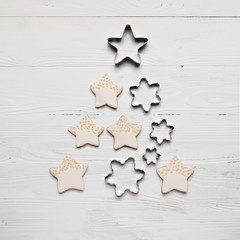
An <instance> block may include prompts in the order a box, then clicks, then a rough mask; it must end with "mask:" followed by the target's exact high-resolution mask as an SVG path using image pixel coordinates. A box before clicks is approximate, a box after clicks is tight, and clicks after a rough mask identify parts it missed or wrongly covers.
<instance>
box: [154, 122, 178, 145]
mask: <svg viewBox="0 0 240 240" xmlns="http://www.w3.org/2000/svg"><path fill="white" fill-rule="evenodd" d="M162 124H165V125H166V127H167V128H169V137H165V138H162V139H161V140H159V138H158V137H157V136H154V135H153V132H154V126H160V125H162ZM173 129H174V127H173V126H171V125H168V124H167V120H166V119H163V120H162V121H160V122H159V123H158V122H153V123H152V131H151V132H150V135H149V136H150V138H152V139H154V140H156V141H157V143H158V145H161V144H162V143H163V142H164V141H166V142H170V141H171V140H172V137H171V134H172V132H173Z"/></svg>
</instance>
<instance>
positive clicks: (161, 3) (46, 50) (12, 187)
mask: <svg viewBox="0 0 240 240" xmlns="http://www.w3.org/2000/svg"><path fill="white" fill-rule="evenodd" d="M126 24H131V26H132V28H133V31H134V33H135V35H136V36H141V37H148V38H149V42H148V45H147V47H146V48H145V49H144V50H143V51H142V54H141V56H142V65H141V66H140V67H139V68H136V67H134V66H132V65H130V64H124V65H123V66H121V67H119V68H116V67H115V66H114V65H113V59H114V52H113V51H112V50H111V49H110V48H109V47H108V45H107V41H106V39H107V38H108V37H113V36H119V35H121V33H122V31H123V28H124V27H125V25H126ZM104 73H109V74H110V76H111V77H112V79H113V80H114V81H115V82H116V83H118V84H120V85H122V86H123V87H124V91H123V93H122V95H121V96H120V98H119V109H118V110H117V111H114V110H111V109H109V108H104V109H99V110H96V109H95V108H94V96H93V94H92V93H91V92H90V90H89V85H90V83H92V82H94V81H98V80H99V79H100V78H101V76H102V75H103V74H104ZM141 77H146V78H148V79H149V81H152V82H155V81H157V82H159V83H160V85H161V90H160V95H161V98H162V102H161V105H160V106H159V107H155V108H154V109H152V111H151V112H150V114H148V115H144V114H143V112H142V111H141V109H132V108H131V107H130V101H131V96H130V94H129V92H128V88H129V87H130V86H131V85H132V84H136V83H138V81H139V79H140V78H141ZM239 77H240V2H239V1H238V0H228V1H225V0H197V1H196V0H195V1H194V0H151V1H150V0H141V1H137V0H133V1H130V0H120V1H113V0H102V1H97V0H88V1H83V0H68V1H63V0H21V1H17V0H0V239H1V240H15V239H18V240H35V239H41V240H42V239H43V240H48V239H49V240H54V239H57V240H59V239H63V240H66V239H67V240H72V239H82V240H99V239H105V240H112V239H117V240H118V239H119V240H122V239H124V240H155V239H166V240H176V239H184V240H186V239H197V240H198V239H205V240H208V239H209V240H225V239H227V240H235V239H236V240H237V239H239V238H240V167H239V164H240V161H239V125H238V122H239ZM84 113H89V114H90V115H91V116H92V117H93V119H94V121H96V122H98V123H99V124H101V125H103V126H105V127H107V126H108V125H110V124H113V123H115V122H116V121H117V120H118V118H119V116H120V115H121V114H125V115H126V116H127V117H128V119H129V120H130V121H133V122H138V123H140V124H142V125H143V131H142V133H141V134H140V136H139V143H140V147H139V149H138V150H137V151H135V150H130V149H121V150H119V151H114V150H113V148H112V137H111V136H110V135H109V134H108V133H107V132H106V131H105V132H104V133H103V135H102V136H101V138H100V140H101V146H100V147H99V148H94V147H89V146H87V147H85V148H82V149H76V148H75V146H74V137H73V136H72V135H71V134H70V133H68V131H67V128H68V127H69V126H70V125H72V124H74V123H77V122H78V121H79V120H80V118H81V116H82V114H84ZM162 118H167V120H168V121H169V123H170V124H172V125H174V127H175V130H174V134H173V140H172V142H171V143H170V144H166V145H164V146H163V147H161V148H159V151H160V152H161V154H162V156H161V158H160V161H159V162H158V164H157V165H156V166H147V165H146V164H145V162H144V161H143V160H142V158H141V156H142V154H143V153H144V149H145V147H146V146H152V143H153V142H152V143H151V141H149V138H148V134H149V131H150V123H151V122H152V121H157V120H161V119H162ZM66 154H71V155H72V156H73V157H74V158H76V160H80V161H84V162H86V163H88V165H89V169H88V172H87V174H86V176H85V184H86V190H85V191H84V192H78V191H68V192H66V193H64V194H61V195H60V194H58V193H57V188H56V184H57V182H56V180H55V179H54V178H53V177H52V176H51V175H50V174H49V168H50V167H52V166H55V165H58V164H59V163H61V162H62V160H63V158H64V156H65V155H66ZM174 155H177V156H178V157H179V158H180V159H181V160H182V161H183V163H184V164H186V165H187V166H191V167H194V168H195V173H194V175H193V176H192V177H191V178H190V179H189V192H188V193H187V194H182V193H179V192H171V193H169V194H167V195H162V194H161V190H160V189H161V181H160V179H159V177H158V176H157V175H156V172H155V170H156V167H158V166H163V165H165V164H167V163H168V162H169V160H170V159H171V158H172V156H174ZM129 156H132V157H134V158H136V160H137V166H138V167H141V168H143V169H144V170H145V171H146V176H145V178H144V180H143V181H142V182H141V183H140V193H139V194H138V195H132V194H129V193H127V194H125V195H124V196H123V197H122V198H120V199H119V198H117V197H115V195H114V190H113V188H112V187H111V186H109V185H107V184H106V183H105V181H104V177H105V176H106V174H108V173H109V171H110V166H109V163H110V161H111V160H112V159H119V160H123V159H125V158H127V157H129Z"/></svg>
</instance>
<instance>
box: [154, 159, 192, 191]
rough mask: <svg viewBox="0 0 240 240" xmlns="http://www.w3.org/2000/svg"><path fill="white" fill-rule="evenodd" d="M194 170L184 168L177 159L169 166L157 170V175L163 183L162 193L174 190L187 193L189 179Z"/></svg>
mask: <svg viewBox="0 0 240 240" xmlns="http://www.w3.org/2000/svg"><path fill="white" fill-rule="evenodd" d="M193 172H194V170H193V169H192V168H189V167H187V166H184V165H183V164H182V163H181V162H180V161H179V159H178V158H177V157H174V158H173V159H172V160H171V161H170V163H169V164H168V165H167V166H164V167H160V168H158V169H157V174H158V175H159V176H160V178H161V179H162V180H163V181H162V193H168V192H170V191H172V190H178V191H180V192H187V190H188V182H187V179H188V178H189V177H190V176H191V175H192V174H193Z"/></svg>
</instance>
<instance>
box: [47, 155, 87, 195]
mask: <svg viewBox="0 0 240 240" xmlns="http://www.w3.org/2000/svg"><path fill="white" fill-rule="evenodd" d="M87 168H88V165H87V164H86V163H79V162H76V161H75V160H74V159H73V158H72V157H71V156H66V157H65V159H64V161H63V163H62V164H61V165H59V166H57V167H53V168H50V173H51V174H52V175H53V176H54V177H55V178H57V180H58V192H59V193H62V192H65V191H67V190H69V189H77V190H80V191H83V190H84V182H83V176H84V174H85V173H86V171H87Z"/></svg>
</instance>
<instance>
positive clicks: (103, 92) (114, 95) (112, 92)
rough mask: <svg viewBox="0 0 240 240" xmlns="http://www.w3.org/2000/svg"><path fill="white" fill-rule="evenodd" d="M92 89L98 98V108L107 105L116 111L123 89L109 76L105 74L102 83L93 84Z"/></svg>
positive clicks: (96, 99) (96, 103)
mask: <svg viewBox="0 0 240 240" xmlns="http://www.w3.org/2000/svg"><path fill="white" fill-rule="evenodd" d="M90 88H91V90H92V92H93V93H94V94H95V96H96V98H95V106H96V108H99V107H103V106H105V105H107V106H109V107H111V108H115V109H116V108H117V107H118V96H119V95H120V93H121V92H122V90H123V89H122V88H121V87H119V86H117V85H115V84H114V83H113V82H112V81H111V79H110V78H109V76H108V74H104V75H103V77H102V79H101V80H100V82H98V83H93V84H92V85H91V86H90Z"/></svg>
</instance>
